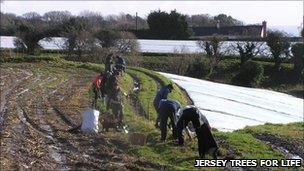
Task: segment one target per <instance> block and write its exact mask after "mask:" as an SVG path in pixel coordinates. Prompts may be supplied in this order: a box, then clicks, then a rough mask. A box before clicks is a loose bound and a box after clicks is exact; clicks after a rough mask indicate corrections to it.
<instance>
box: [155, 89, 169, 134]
mask: <svg viewBox="0 0 304 171" xmlns="http://www.w3.org/2000/svg"><path fill="white" fill-rule="evenodd" d="M172 90H173V85H172V84H171V83H170V84H168V85H166V86H163V87H162V88H161V89H160V90H159V91H158V92H157V94H156V96H155V98H154V100H153V106H154V108H155V110H156V112H157V118H156V122H155V127H157V128H159V112H158V105H159V102H160V100H161V99H167V98H168V94H169V93H171V92H172Z"/></svg>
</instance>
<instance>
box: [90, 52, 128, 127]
mask: <svg viewBox="0 0 304 171" xmlns="http://www.w3.org/2000/svg"><path fill="white" fill-rule="evenodd" d="M115 58H116V60H114V55H113V54H109V55H108V56H107V57H106V61H105V71H104V72H101V73H100V74H99V75H97V76H96V77H95V78H94V79H93V92H94V99H93V104H92V106H93V107H94V108H96V105H97V99H98V98H101V99H103V101H104V102H105V104H106V109H107V110H108V111H112V114H113V115H114V118H115V119H116V120H117V122H116V124H117V126H119V127H122V126H123V104H122V99H123V94H122V91H121V89H120V86H119V83H118V80H119V76H121V75H122V72H124V71H125V65H126V63H125V60H124V59H123V58H122V57H121V56H119V55H116V56H115ZM114 61H115V63H114Z"/></svg>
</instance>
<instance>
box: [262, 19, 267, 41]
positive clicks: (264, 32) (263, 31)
mask: <svg viewBox="0 0 304 171" xmlns="http://www.w3.org/2000/svg"><path fill="white" fill-rule="evenodd" d="M266 29H267V22H266V21H263V22H262V35H261V36H262V38H265V37H266V36H267V30H266Z"/></svg>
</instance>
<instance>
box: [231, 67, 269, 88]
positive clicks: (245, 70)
mask: <svg viewBox="0 0 304 171" xmlns="http://www.w3.org/2000/svg"><path fill="white" fill-rule="evenodd" d="M263 80H264V68H263V67H262V65H261V64H259V63H256V62H252V61H247V62H246V63H245V64H244V66H242V67H241V69H240V72H239V73H238V74H237V75H235V76H234V77H233V78H232V80H231V82H232V84H236V85H241V86H246V87H257V86H259V85H261V83H262V82H263Z"/></svg>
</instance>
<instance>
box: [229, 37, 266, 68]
mask: <svg viewBox="0 0 304 171" xmlns="http://www.w3.org/2000/svg"><path fill="white" fill-rule="evenodd" d="M263 46H264V42H249V41H247V42H237V43H236V44H234V45H233V46H232V48H233V49H234V50H235V51H236V52H237V53H238V54H239V55H240V59H241V66H243V65H244V64H245V63H246V62H247V61H248V60H250V59H252V58H253V57H255V56H257V55H259V54H263V52H264V50H265V49H264V48H263Z"/></svg>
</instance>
